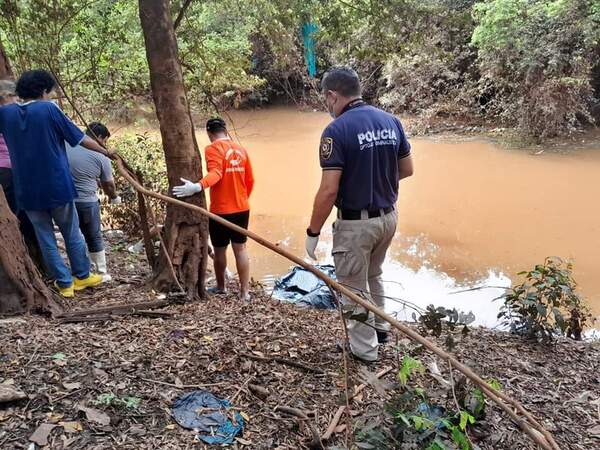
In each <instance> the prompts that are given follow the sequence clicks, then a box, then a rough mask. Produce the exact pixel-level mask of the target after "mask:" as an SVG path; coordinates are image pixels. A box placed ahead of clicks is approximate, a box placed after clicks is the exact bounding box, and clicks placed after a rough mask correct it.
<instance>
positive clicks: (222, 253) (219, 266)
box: [213, 247, 227, 291]
mask: <svg viewBox="0 0 600 450" xmlns="http://www.w3.org/2000/svg"><path fill="white" fill-rule="evenodd" d="M214 252H215V254H214V257H213V263H214V267H215V278H216V279H217V290H219V291H225V271H226V270H227V247H215V248H214Z"/></svg>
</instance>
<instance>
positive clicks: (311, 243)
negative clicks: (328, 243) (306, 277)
mask: <svg viewBox="0 0 600 450" xmlns="http://www.w3.org/2000/svg"><path fill="white" fill-rule="evenodd" d="M318 243H319V236H315V237H312V236H306V243H305V246H306V253H307V254H308V256H310V257H311V258H312V259H314V260H315V261H316V260H317V257H316V256H315V250H316V249H317V244H318Z"/></svg>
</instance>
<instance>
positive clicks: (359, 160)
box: [306, 67, 413, 362]
mask: <svg viewBox="0 0 600 450" xmlns="http://www.w3.org/2000/svg"><path fill="white" fill-rule="evenodd" d="M321 88H322V90H323V95H324V96H325V102H326V104H327V109H328V110H329V113H330V114H331V115H332V117H333V118H334V120H333V122H331V123H330V124H329V125H328V126H327V128H325V131H324V132H323V135H322V137H321V144H320V150H319V153H320V155H319V156H320V162H321V167H322V169H323V173H322V178H321V186H320V188H319V191H318V192H317V195H316V197H315V202H314V207H313V211H312V216H311V219H310V225H309V227H308V229H307V230H306V234H307V238H306V251H307V253H308V255H309V256H310V257H311V258H313V259H316V256H315V250H316V247H317V244H318V242H319V234H320V232H321V228H322V227H323V224H324V223H325V221H326V220H327V217H328V216H329V213H330V212H331V210H332V208H333V206H334V205H335V206H336V207H337V220H336V221H335V223H334V224H333V259H334V264H335V270H336V277H337V279H338V281H339V282H340V283H342V284H344V285H346V286H348V287H351V288H353V289H354V290H356V291H357V292H359V293H361V294H364V295H366V296H370V297H371V298H372V300H373V301H374V302H375V304H376V305H377V306H378V307H380V308H383V306H384V286H383V280H382V278H381V275H382V273H383V270H382V265H383V262H384V260H385V256H386V252H387V249H388V248H389V246H390V244H391V242H392V239H393V238H394V234H395V232H396V224H397V221H398V216H397V214H396V210H395V206H396V201H397V200H398V184H399V181H400V180H402V179H404V178H406V177H409V176H411V175H412V174H413V163H412V157H411V154H410V144H409V143H408V140H407V139H406V135H405V134H404V130H403V128H402V125H401V124H400V121H399V120H398V119H397V118H396V117H395V116H393V115H392V114H389V113H387V112H385V111H382V110H380V109H377V108H375V107H373V106H370V105H368V104H366V103H365V102H364V101H363V100H362V98H361V85H360V80H359V78H358V75H357V74H356V72H355V71H354V70H352V69H350V68H348V67H337V68H333V69H331V70H329V71H328V72H327V73H326V74H325V75H324V76H323V79H322V81H321ZM342 302H343V303H344V309H346V310H348V311H351V312H352V315H353V316H358V315H361V316H364V315H365V313H366V312H367V311H365V310H364V308H362V307H359V306H354V305H353V304H352V303H351V302H350V301H349V300H348V299H346V298H343V299H342ZM366 317H367V320H366V321H359V320H348V321H347V326H348V335H349V339H350V350H351V352H352V355H353V356H355V357H357V358H358V359H360V360H363V361H367V362H370V361H375V360H377V357H378V354H377V352H378V345H379V344H383V343H385V342H386V341H387V340H388V332H389V323H387V322H385V321H383V320H381V319H379V318H377V317H373V314H368V315H367V316H366Z"/></svg>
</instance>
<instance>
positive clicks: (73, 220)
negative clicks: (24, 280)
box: [0, 70, 111, 297]
mask: <svg viewBox="0 0 600 450" xmlns="http://www.w3.org/2000/svg"><path fill="white" fill-rule="evenodd" d="M55 84H56V82H55V80H54V78H53V77H52V75H50V73H48V72H46V71H44V70H32V71H28V72H24V73H23V74H22V75H21V77H20V78H19V80H18V81H17V86H16V92H17V95H18V96H19V97H20V98H21V99H22V101H23V103H20V104H12V105H8V106H5V107H3V108H0V133H2V134H3V136H4V139H5V141H6V145H7V147H8V152H9V154H10V160H11V164H12V170H13V177H14V184H15V197H16V202H17V205H18V207H19V208H20V209H22V210H24V211H25V212H26V214H27V216H28V217H29V219H30V220H31V222H32V224H33V227H34V229H35V234H36V237H37V239H38V242H39V244H40V248H41V250H42V255H43V258H44V261H45V263H46V265H47V267H48V270H49V271H50V274H51V275H52V276H53V278H54V279H55V285H56V286H57V288H58V290H59V292H60V293H61V295H63V296H64V297H73V296H74V291H77V290H82V289H85V288H86V287H94V286H97V285H99V284H100V283H102V277H101V276H100V275H96V274H90V261H89V259H88V256H87V253H86V246H85V241H84V240H83V236H82V235H81V232H80V231H79V221H78V218H77V211H76V209H75V205H74V203H73V200H74V198H75V197H76V196H77V194H76V191H75V186H74V184H73V179H72V178H71V173H70V171H69V164H68V161H67V155H66V152H65V141H67V142H68V143H69V144H70V145H72V146H76V145H79V144H81V145H82V146H84V147H86V148H88V149H90V150H94V151H97V152H99V153H102V154H105V155H107V156H111V155H110V153H109V152H108V151H107V150H105V149H104V148H103V147H102V146H101V145H100V144H98V143H97V142H96V141H95V140H93V139H92V138H90V137H88V136H86V135H85V134H83V132H82V131H81V130H80V129H79V128H77V126H76V125H75V124H74V123H73V122H71V121H70V120H69V119H68V118H67V117H66V116H65V114H64V113H63V112H62V111H61V110H60V109H59V108H58V107H57V106H56V105H55V104H54V103H53V102H51V101H49V98H50V93H51V92H52V90H53V89H54V87H55ZM53 221H54V222H56V225H58V228H59V229H60V232H61V234H62V236H63V238H64V240H65V247H66V250H67V255H68V257H69V262H70V263H71V270H69V268H68V267H67V266H66V264H65V262H64V261H63V259H62V257H61V256H60V253H59V251H58V247H57V244H56V238H55V236H54V225H53ZM72 275H73V276H74V279H73V276H72Z"/></svg>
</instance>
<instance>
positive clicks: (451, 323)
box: [412, 305, 475, 349]
mask: <svg viewBox="0 0 600 450" xmlns="http://www.w3.org/2000/svg"><path fill="white" fill-rule="evenodd" d="M412 318H413V320H414V321H415V322H417V323H418V324H419V329H420V331H421V332H422V333H424V334H429V335H432V336H435V337H440V336H441V335H442V333H443V332H444V331H445V332H446V339H445V341H446V346H447V347H448V348H450V349H452V348H453V347H454V345H455V339H454V334H455V333H457V332H460V333H461V334H463V335H466V334H467V333H468V332H469V325H470V324H472V323H473V322H474V321H475V315H474V314H473V313H472V312H470V311H469V312H468V313H465V312H462V311H458V310H457V309H456V308H453V309H449V308H444V307H443V306H437V307H436V306H434V305H429V306H427V308H426V309H425V311H424V312H422V313H421V314H420V315H418V316H417V313H413V315H412Z"/></svg>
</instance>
